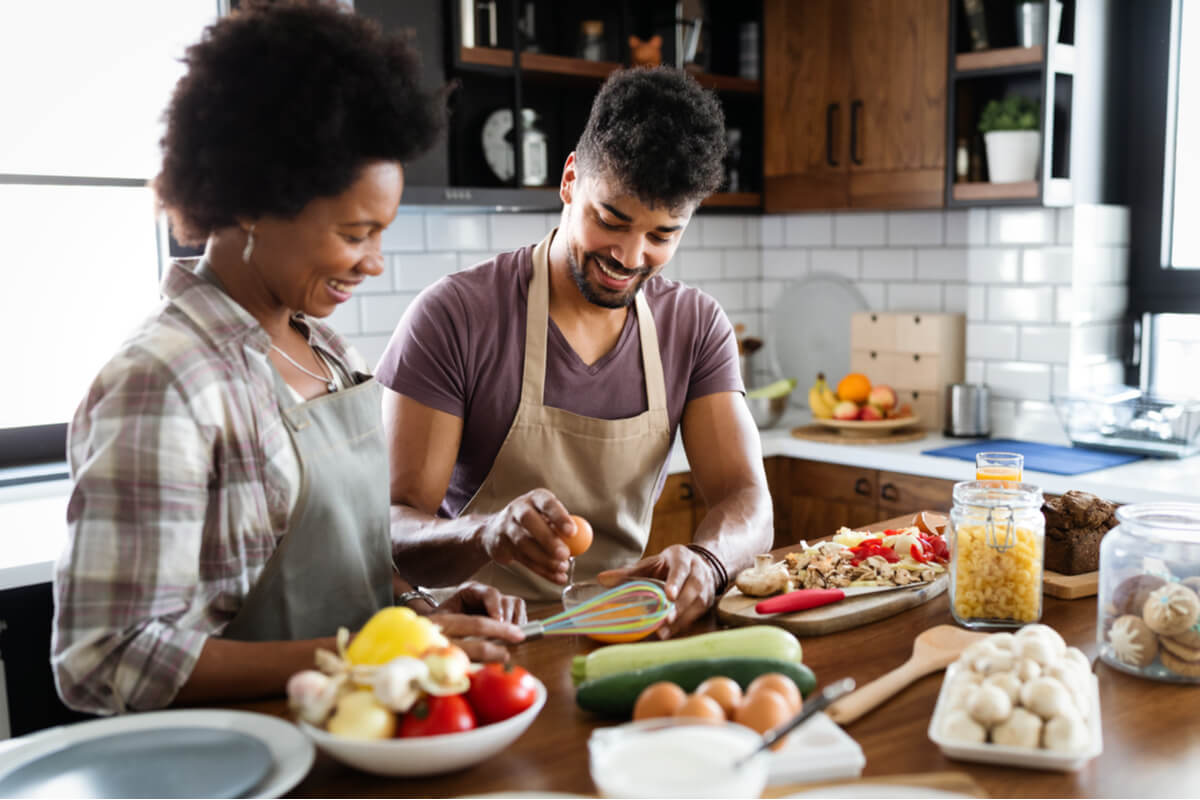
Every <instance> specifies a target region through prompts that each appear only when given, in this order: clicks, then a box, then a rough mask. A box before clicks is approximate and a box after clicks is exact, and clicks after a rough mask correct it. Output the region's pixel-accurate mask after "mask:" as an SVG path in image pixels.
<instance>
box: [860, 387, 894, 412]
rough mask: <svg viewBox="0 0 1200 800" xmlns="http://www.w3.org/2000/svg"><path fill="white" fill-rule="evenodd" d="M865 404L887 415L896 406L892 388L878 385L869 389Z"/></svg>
mask: <svg viewBox="0 0 1200 800" xmlns="http://www.w3.org/2000/svg"><path fill="white" fill-rule="evenodd" d="M867 402H868V403H870V404H871V405H873V406H875V407H876V408H878V409H879V410H880V411H882V412H884V413H887V412H888V411H890V410H892V409H893V408H895V406H896V393H895V392H894V391H893V390H892V387H890V386H884V385H883V384H879V385H877V386H874V387H872V388H871V394H870V396H869V397H868V398H867Z"/></svg>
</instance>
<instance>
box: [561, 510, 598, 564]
mask: <svg viewBox="0 0 1200 800" xmlns="http://www.w3.org/2000/svg"><path fill="white" fill-rule="evenodd" d="M571 521H572V522H574V523H575V532H574V533H572V534H571V535H570V536H564V537H563V543H564V544H566V546H567V550H569V551H570V552H571V555H572V556H580V555H583V554H584V553H585V552H587V549H588V548H589V547H591V546H592V525H591V523H590V522H588V521H587V520H586V519H584V518H583V517H580V516H576V515H575V514H572V515H571Z"/></svg>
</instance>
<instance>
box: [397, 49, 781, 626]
mask: <svg viewBox="0 0 1200 800" xmlns="http://www.w3.org/2000/svg"><path fill="white" fill-rule="evenodd" d="M724 143H725V131H724V119H723V115H722V113H721V108H720V106H719V105H718V103H717V101H716V99H715V98H714V97H713V96H712V95H711V94H710V93H709V92H706V91H705V90H703V89H701V88H700V86H699V85H698V84H697V83H696V82H695V81H694V80H693V79H692V78H691V77H689V76H688V75H686V73H683V72H681V71H678V70H671V69H664V68H659V69H653V70H647V69H634V70H626V71H622V72H618V73H616V74H614V75H613V76H612V77H610V78H609V80H608V81H607V82H606V83H605V84H604V86H603V87H602V88H601V90H600V92H599V94H598V95H597V96H596V99H595V101H594V104H593V106H592V111H591V115H590V117H589V119H588V123H587V126H586V128H585V130H584V133H583V136H582V137H581V138H580V141H579V144H578V146H577V149H576V151H575V152H574V153H572V154H571V155H570V156H569V157H568V158H567V161H566V164H565V166H564V167H563V173H562V181H561V185H560V189H559V194H560V196H561V197H562V201H563V211H562V217H561V222H560V225H559V227H558V228H557V229H556V230H555V231H552V232H551V233H550V235H549V236H547V237H546V238H545V239H544V240H543V241H542V242H541V243H540V244H538V245H536V246H529V247H525V248H522V249H520V250H517V251H514V252H510V253H503V254H500V255H498V256H496V257H495V258H494V259H492V260H490V261H487V262H484V263H483V264H480V265H478V266H476V267H473V268H471V269H469V270H465V271H463V272H459V273H457V274H454V275H451V276H448V277H446V278H444V279H442V280H441V281H439V282H438V283H436V284H435V285H433V286H432V287H430V288H429V289H427V290H426V291H425V292H423V293H422V294H421V295H420V296H419V297H418V298H417V299H416V300H415V301H414V303H413V304H412V306H411V307H410V308H409V310H408V312H407V313H406V314H405V315H404V318H403V319H402V320H401V322H400V324H399V326H398V327H397V329H396V332H395V334H394V335H393V337H392V340H391V342H390V344H389V346H388V349H387V351H386V352H385V354H384V356H383V359H382V360H381V362H380V365H379V369H378V379H379V381H380V382H381V383H382V384H383V385H384V386H385V387H389V388H390V389H391V390H392V391H385V392H384V395H385V396H384V405H383V414H384V425H385V430H386V432H387V436H388V440H389V442H390V448H391V470H392V473H391V480H392V524H393V540H394V541H396V542H397V543H398V544H397V548H398V551H397V563H398V564H399V565H400V569H401V571H402V572H403V571H404V569H405V567H404V565H405V564H406V563H409V564H420V565H421V571H420V574H419V575H418V574H417V573H415V572H414V573H413V574H411V575H410V574H407V573H406V574H405V577H407V578H409V579H410V580H413V581H414V582H416V581H420V582H424V583H437V584H450V583H453V582H456V581H458V580H461V579H464V578H467V577H471V576H475V577H476V579H478V580H481V581H484V582H485V583H490V584H492V585H494V586H496V587H497V588H499V589H500V590H501V591H505V592H509V593H512V594H518V595H522V596H524V597H526V598H528V599H557V598H558V596H559V593H560V591H561V587H562V585H563V584H565V583H566V582H567V580H568V574H569V569H570V567H571V564H570V563H569V562H568V550H567V548H566V546H565V545H564V543H563V537H567V536H570V535H572V534H573V533H574V531H575V523H574V522H573V521H572V520H571V519H570V517H569V514H577V515H580V516H582V517H583V518H584V519H586V520H588V521H590V523H591V524H592V526H593V527H594V529H595V541H594V543H593V544H592V546H591V548H590V549H589V550H588V551H587V552H586V553H584V554H582V555H581V556H580V557H579V558H578V560H577V561H578V563H576V564H574V565H573V566H574V573H573V580H575V581H579V580H590V579H596V578H597V577H598V579H599V580H600V581H601V582H602V583H606V584H615V583H619V582H620V581H621V580H623V579H625V578H627V577H629V576H633V575H641V576H651V577H657V578H661V579H663V580H665V581H666V584H667V589H666V591H667V594H668V596H669V597H671V598H672V599H674V600H675V603H676V611H675V614H674V615H673V617H672V618H671V619H669V620H668V623H667V625H666V626H664V627H663V629H661V631H660V634H659V635H660V636H662V637H664V638H665V637H667V636H670V635H671V634H672V633H675V632H678V631H681V630H683V629H684V628H686V627H687V626H688V625H689V624H690V623H691V622H693V621H694V620H695V619H696V618H697V617H698V616H700V615H701V614H703V613H704V612H705V611H706V610H707V609H708V608H710V607H711V606H712V604H713V603H714V602H715V600H716V599H717V598H718V597H719V593H720V592H721V591H722V590H723V589H724V588H725V585H726V584H727V583H728V581H729V579H730V578H731V577H732V576H733V575H734V574H736V571H737V570H738V569H740V568H742V567H744V566H746V565H748V564H749V562H750V560H751V558H752V557H753V555H754V554H755V553H759V552H763V551H764V550H766V549H768V548H769V547H770V544H771V539H772V534H771V529H772V516H771V501H770V496H769V494H768V492H767V486H766V478H765V475H764V472H763V465H762V453H761V448H760V445H759V439H758V432H757V430H756V429H755V426H754V423H753V420H752V419H751V417H750V414H749V411H748V410H747V409H746V405H745V401H744V399H743V396H742V392H743V391H744V390H743V386H742V382H741V376H740V372H739V369H738V358H737V346H736V342H735V339H734V334H733V330H732V328H731V326H730V324H729V320H728V319H727V318H726V316H725V314H724V313H723V312H722V311H721V309H720V307H719V306H718V305H717V303H716V302H715V301H714V300H713V299H712V298H710V297H708V296H707V295H705V294H703V293H702V292H700V291H699V290H697V289H693V288H689V287H686V286H683V285H682V284H679V283H676V282H674V281H670V280H667V279H665V278H662V277H659V276H658V273H659V272H661V271H662V269H663V267H665V266H666V264H667V262H668V261H669V260H670V259H671V256H672V255H673V254H674V253H675V249H676V247H678V245H679V240H680V237H681V236H682V235H683V232H684V229H685V228H686V227H687V223H688V221H689V220H690V219H691V216H692V213H693V212H694V211H695V209H696V207H697V206H698V205H699V204H700V201H701V200H702V199H703V198H704V197H706V196H707V195H708V194H710V193H711V192H712V191H713V190H714V189H716V188H717V186H718V185H719V184H720V181H721V170H722V159H723V156H724V150H725V144H724ZM679 428H681V429H682V434H683V443H684V446H685V448H686V450H687V455H688V461H689V463H690V465H691V470H692V475H693V478H694V479H695V482H696V485H697V486H698V488H699V489H700V491H701V492H702V494H703V496H704V498H705V499H706V500H707V502H708V506H709V513H708V515H707V517H705V519H704V521H703V523H702V524H701V525H700V527H699V528H698V529H697V531H696V532H695V536H694V542H693V543H692V544H691V545H688V546H682V545H673V546H671V547H668V548H666V549H665V550H664V551H663V552H662V553H659V554H657V555H655V556H652V557H650V558H645V559H641V556H642V553H643V551H644V549H645V544H646V540H647V538H648V536H649V530H650V518H651V514H652V511H653V506H654V501H655V498H656V496H657V494H658V492H659V491H660V490H661V487H662V482H663V480H664V478H665V471H666V463H667V460H668V456H669V453H670V449H671V444H672V442H673V440H674V436H675V431H676V429H679ZM404 551H406V552H404ZM639 559H641V560H639Z"/></svg>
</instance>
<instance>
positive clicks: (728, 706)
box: [693, 676, 742, 719]
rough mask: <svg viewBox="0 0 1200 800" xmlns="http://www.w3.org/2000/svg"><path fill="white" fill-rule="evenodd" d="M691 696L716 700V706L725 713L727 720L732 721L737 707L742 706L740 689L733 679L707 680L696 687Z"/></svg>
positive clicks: (719, 677) (718, 678) (716, 678)
mask: <svg viewBox="0 0 1200 800" xmlns="http://www.w3.org/2000/svg"><path fill="white" fill-rule="evenodd" d="M693 694H701V695H704V696H705V697H711V698H712V699H713V700H716V701H717V705H719V706H720V707H721V710H722V711H724V712H725V717H726V718H727V719H733V715H734V714H736V713H737V709H738V706H740V705H741V704H742V687H741V686H738V682H737V681H735V680H734V679H733V678H725V677H721V676H718V677H715V678H709V679H708V680H706V681H705V682H704V683H702V684H700V685H699V686H697V687H696V691H695V692H693Z"/></svg>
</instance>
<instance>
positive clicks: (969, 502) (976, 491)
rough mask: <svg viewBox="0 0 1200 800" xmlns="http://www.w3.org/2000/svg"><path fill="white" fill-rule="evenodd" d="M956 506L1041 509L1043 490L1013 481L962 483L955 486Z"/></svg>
mask: <svg viewBox="0 0 1200 800" xmlns="http://www.w3.org/2000/svg"><path fill="white" fill-rule="evenodd" d="M953 496H954V505H956V506H964V507H967V508H972V507H974V508H978V509H980V510H981V511H986V510H987V509H991V508H1007V509H1012V510H1013V511H1014V512H1015V511H1019V510H1020V509H1027V508H1041V507H1042V489H1041V487H1040V486H1035V485H1034V484H1032V483H1014V482H1012V481H962V482H961V483H956V484H954V495H953Z"/></svg>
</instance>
